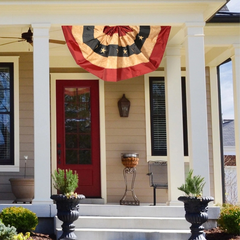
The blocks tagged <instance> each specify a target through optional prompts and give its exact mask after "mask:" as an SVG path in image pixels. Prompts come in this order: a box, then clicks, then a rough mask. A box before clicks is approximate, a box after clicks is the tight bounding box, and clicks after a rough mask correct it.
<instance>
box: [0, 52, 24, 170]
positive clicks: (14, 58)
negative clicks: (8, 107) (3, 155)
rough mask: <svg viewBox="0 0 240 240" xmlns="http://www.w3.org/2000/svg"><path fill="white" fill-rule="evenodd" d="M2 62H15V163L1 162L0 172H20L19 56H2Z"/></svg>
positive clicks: (0, 60) (0, 61)
mask: <svg viewBox="0 0 240 240" xmlns="http://www.w3.org/2000/svg"><path fill="white" fill-rule="evenodd" d="M0 63H12V64H13V88H12V89H11V90H13V91H12V92H11V93H13V94H14V96H13V118H14V119H13V124H14V133H13V135H12V134H11V136H13V137H14V143H13V146H12V147H13V148H14V156H13V164H11V165H2V164H0V172H18V171H19V162H20V161H19V56H0Z"/></svg>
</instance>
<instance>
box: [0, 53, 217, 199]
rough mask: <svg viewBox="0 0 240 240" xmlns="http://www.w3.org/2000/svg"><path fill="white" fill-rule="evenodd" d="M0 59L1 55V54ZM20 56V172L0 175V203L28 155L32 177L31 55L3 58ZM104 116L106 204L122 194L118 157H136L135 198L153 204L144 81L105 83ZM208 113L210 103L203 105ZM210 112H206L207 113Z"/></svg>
mask: <svg viewBox="0 0 240 240" xmlns="http://www.w3.org/2000/svg"><path fill="white" fill-rule="evenodd" d="M1 55H3V54H1ZM6 55H8V56H20V58H19V69H20V73H19V95H20V97H19V111H20V119H19V122H20V124H19V125H20V172H19V173H18V172H16V173H14V172H5V173H4V172H1V173H0V200H13V199H14V196H13V194H12V192H11V186H10V182H9V180H8V179H9V178H10V177H16V176H23V174H24V155H28V157H29V158H28V162H27V176H28V177H32V176H33V174H34V138H33V136H34V133H33V58H32V53H31V52H29V53H14V54H4V56H6ZM50 72H51V73H76V72H85V71H83V70H81V69H80V68H78V69H76V68H66V69H63V68H61V69H59V68H51V69H50ZM206 79H207V83H206V84H207V89H208V90H207V96H208V99H209V98H210V94H209V81H210V78H209V76H208V71H207V78H206ZM104 85H105V114H106V118H105V120H106V169H107V202H108V203H118V202H119V200H120V199H121V198H122V196H123V194H124V191H125V183H124V178H123V169H124V166H123V165H122V163H121V153H123V152H137V153H139V158H140V161H139V164H138V166H137V177H136V181H135V194H136V195H137V197H138V198H139V200H140V202H148V203H150V202H152V201H153V189H152V188H151V187H150V186H149V177H148V176H147V175H146V174H147V173H148V164H147V159H146V125H145V124H146V122H145V99H144V98H145V94H144V77H143V76H140V77H136V78H134V79H129V80H124V81H121V82H117V83H112V82H105V83H104ZM123 93H125V94H126V97H127V98H128V99H129V100H130V102H131V107H130V114H129V117H128V118H121V117H120V116H119V112H118V107H117V102H118V100H119V99H120V98H121V97H122V94H123ZM207 104H208V109H209V107H210V101H209V100H208V101H207ZM208 111H210V109H209V110H208ZM208 116H209V118H208V119H209V120H208V126H209V139H211V118H210V112H208ZM209 153H210V154H209V155H210V173H211V195H212V196H214V192H213V177H212V175H213V171H212V168H213V164H212V160H211V159H212V154H211V141H210V142H209ZM167 198H168V193H167V190H165V189H158V191H157V202H158V203H165V202H167V200H168V199H167Z"/></svg>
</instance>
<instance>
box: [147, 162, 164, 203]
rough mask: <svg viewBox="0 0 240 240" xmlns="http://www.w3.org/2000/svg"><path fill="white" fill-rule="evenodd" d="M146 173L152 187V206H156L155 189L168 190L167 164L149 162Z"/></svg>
mask: <svg viewBox="0 0 240 240" xmlns="http://www.w3.org/2000/svg"><path fill="white" fill-rule="evenodd" d="M148 171H149V172H148V173H147V175H148V176H149V181H150V186H151V187H153V205H154V206H155V205H156V189H157V188H158V189H168V177H167V162H166V161H149V162H148Z"/></svg>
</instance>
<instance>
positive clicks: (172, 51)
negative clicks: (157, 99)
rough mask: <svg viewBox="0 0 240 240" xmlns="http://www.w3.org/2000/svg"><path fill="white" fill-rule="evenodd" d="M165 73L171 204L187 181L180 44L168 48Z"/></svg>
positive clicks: (169, 197) (177, 202) (175, 202)
mask: <svg viewBox="0 0 240 240" xmlns="http://www.w3.org/2000/svg"><path fill="white" fill-rule="evenodd" d="M165 73H166V117H167V157H168V201H169V204H170V205H176V204H180V202H179V201H178V197H179V196H181V195H183V193H182V192H180V191H179V190H178V189H177V188H178V187H180V186H181V185H182V184H183V183H184V181H185V177H184V176H185V174H184V153H183V121H182V87H181V54H180V46H179V47H168V48H167V49H166V62H165Z"/></svg>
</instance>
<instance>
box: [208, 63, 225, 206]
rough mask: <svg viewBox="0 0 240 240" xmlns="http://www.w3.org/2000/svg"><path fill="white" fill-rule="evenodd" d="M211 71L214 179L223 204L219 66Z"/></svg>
mask: <svg viewBox="0 0 240 240" xmlns="http://www.w3.org/2000/svg"><path fill="white" fill-rule="evenodd" d="M209 71H210V93H211V117H212V148H213V174H214V176H213V179H214V200H215V203H218V204H222V203H223V198H222V163H221V159H222V158H221V146H220V142H219V139H220V138H221V137H220V127H222V126H220V125H219V86H218V76H217V68H216V67H209Z"/></svg>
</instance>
